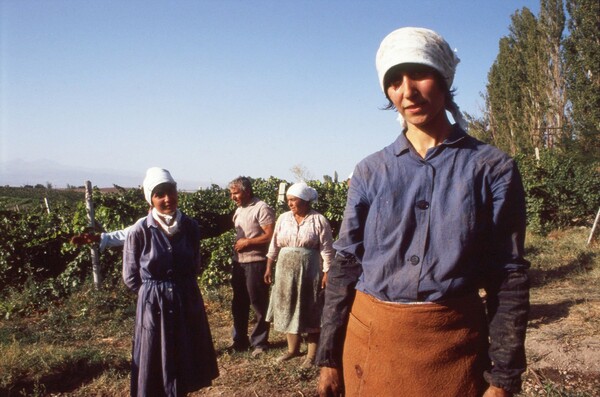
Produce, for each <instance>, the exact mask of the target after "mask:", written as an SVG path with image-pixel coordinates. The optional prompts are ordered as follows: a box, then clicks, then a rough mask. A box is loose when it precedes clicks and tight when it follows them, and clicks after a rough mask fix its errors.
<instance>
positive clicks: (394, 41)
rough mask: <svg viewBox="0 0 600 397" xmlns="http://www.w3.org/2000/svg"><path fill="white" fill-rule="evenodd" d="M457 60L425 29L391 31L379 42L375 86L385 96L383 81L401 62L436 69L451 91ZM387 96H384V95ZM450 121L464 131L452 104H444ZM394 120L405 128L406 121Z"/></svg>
mask: <svg viewBox="0 0 600 397" xmlns="http://www.w3.org/2000/svg"><path fill="white" fill-rule="evenodd" d="M459 62H460V59H458V57H457V56H456V54H455V53H454V51H452V49H451V48H450V45H449V44H448V43H447V42H446V40H444V38H443V37H442V36H440V35H439V34H437V33H436V32H434V31H433V30H429V29H425V28H412V27H405V28H400V29H397V30H394V31H393V32H392V33H390V34H388V35H387V36H386V37H385V38H384V39H383V40H382V41H381V44H380V46H379V50H377V55H376V56H375V66H376V67H377V75H378V76H379V84H380V86H381V89H382V90H383V91H384V94H386V93H385V86H384V79H385V75H386V73H387V72H389V70H390V69H391V68H393V67H394V66H397V65H401V64H404V63H416V64H420V65H426V66H429V67H432V68H434V69H435V70H437V71H438V72H439V73H440V74H441V75H442V77H443V78H444V80H445V81H446V86H447V87H448V89H451V88H452V83H453V82H454V74H455V72H456V65H458V63H459ZM386 96H387V94H386ZM447 106H448V110H449V111H450V113H451V114H452V117H453V118H454V120H455V121H456V122H457V123H458V124H459V125H460V126H461V127H462V128H463V129H465V130H466V128H467V122H466V121H465V119H464V118H463V117H462V114H461V112H460V110H459V108H458V106H457V105H456V103H454V101H452V103H449V104H447ZM398 121H399V122H400V124H402V126H403V127H406V121H404V119H403V118H402V116H401V115H400V114H399V117H398Z"/></svg>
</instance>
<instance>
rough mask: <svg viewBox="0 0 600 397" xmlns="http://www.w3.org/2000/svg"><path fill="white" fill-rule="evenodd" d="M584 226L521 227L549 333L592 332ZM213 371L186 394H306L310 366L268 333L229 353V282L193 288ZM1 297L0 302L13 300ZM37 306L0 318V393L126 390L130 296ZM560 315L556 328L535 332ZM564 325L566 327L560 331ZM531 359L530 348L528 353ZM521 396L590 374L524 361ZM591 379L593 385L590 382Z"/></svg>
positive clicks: (574, 388) (577, 389)
mask: <svg viewBox="0 0 600 397" xmlns="http://www.w3.org/2000/svg"><path fill="white" fill-rule="evenodd" d="M588 233H589V231H588V229H569V230H562V231H555V232H553V233H551V234H549V235H548V236H545V237H542V236H534V235H530V236H528V239H527V242H526V250H527V257H528V259H529V260H530V261H531V262H532V269H531V278H532V290H531V301H532V318H531V321H530V328H531V330H532V331H533V332H547V333H548V334H547V335H546V336H547V337H548V339H549V340H561V341H568V340H569V338H571V339H572V340H576V339H577V338H582V337H596V338H597V337H598V335H599V331H600V290H599V289H598V285H600V249H599V248H598V243H596V245H594V246H592V247H588V246H586V245H585V241H586V240H587V237H588ZM203 293H204V298H205V301H206V308H207V312H208V316H209V320H210V322H211V330H212V332H213V338H214V340H215V348H216V349H217V354H218V360H219V369H220V372H221V375H220V377H219V378H218V379H216V381H215V382H214V384H213V386H212V387H210V388H207V389H203V390H201V391H199V392H196V393H193V394H192V396H314V395H315V388H316V381H317V377H318V369H317V368H312V369H308V370H306V369H301V368H300V364H301V362H302V361H303V357H299V358H297V359H293V360H290V361H288V362H285V363H284V364H282V365H277V364H275V363H274V361H275V359H276V357H278V356H279V355H280V354H282V353H283V352H284V350H285V346H286V344H285V336H284V335H282V334H279V333H276V332H273V333H272V337H271V341H272V343H273V349H271V350H269V351H268V352H267V353H266V354H265V355H264V356H263V357H261V358H259V359H253V358H251V356H250V352H242V353H229V352H227V350H226V347H227V346H228V345H229V344H230V343H231V341H230V336H231V335H230V331H231V324H232V319H231V314H230V312H231V310H230V302H231V290H230V288H229V287H228V286H224V287H221V288H218V289H214V290H210V291H203ZM25 296H28V295H27V294H21V295H19V294H15V295H12V298H11V296H7V297H5V298H3V299H2V300H1V301H0V305H4V306H11V305H12V306H19V305H17V304H16V303H15V302H11V299H19V298H23V297H25ZM35 307H38V310H29V311H25V312H15V313H13V314H12V316H10V317H9V318H8V319H6V318H4V319H2V320H0V396H47V395H53V396H90V395H95V396H127V395H128V390H129V360H130V349H131V335H132V330H133V317H134V314H135V299H134V297H133V295H132V294H130V293H129V292H127V291H126V290H125V289H124V288H123V287H122V286H121V285H118V286H116V287H112V289H111V288H109V287H108V286H107V288H105V289H103V290H100V291H96V290H94V289H93V288H92V287H91V285H90V286H86V287H85V288H82V289H81V290H79V291H78V292H76V293H74V294H72V295H71V296H69V297H68V298H66V299H64V300H62V301H60V302H58V303H56V304H51V305H39V306H35ZM556 322H562V323H565V324H567V325H571V326H568V327H564V328H562V330H556V329H554V330H553V331H544V330H545V329H546V327H547V326H548V324H555V323H556ZM565 330H566V331H565ZM528 355H529V356H530V359H532V360H536V359H537V358H539V357H537V356H536V355H535V353H532V352H528ZM524 379H525V383H524V385H525V386H524V387H525V389H524V392H523V393H521V396H526V397H529V396H547V397H587V396H593V395H594V394H593V393H594V391H593V390H598V389H600V385H598V384H595V383H594V382H596V380H595V378H594V377H593V376H589V375H586V374H583V373H567V372H565V371H562V370H561V369H560V368H555V369H546V370H539V369H536V370H534V369H530V370H528V372H527V373H526V374H525V376H524ZM596 386H597V388H596Z"/></svg>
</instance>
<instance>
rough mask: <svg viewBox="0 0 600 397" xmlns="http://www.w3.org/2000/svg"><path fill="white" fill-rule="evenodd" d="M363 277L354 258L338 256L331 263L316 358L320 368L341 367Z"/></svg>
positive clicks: (360, 268) (359, 266)
mask: <svg viewBox="0 0 600 397" xmlns="http://www.w3.org/2000/svg"><path fill="white" fill-rule="evenodd" d="M361 273H362V267H361V265H360V263H358V261H357V260H356V258H354V257H353V256H349V257H343V256H340V255H336V257H335V259H334V260H333V262H332V263H331V267H330V268H329V272H328V276H327V286H326V287H325V305H324V307H323V317H322V324H321V336H320V338H319V349H318V351H317V357H316V364H317V365H318V366H321V367H334V368H341V366H342V350H343V347H344V339H345V336H346V325H347V324H348V316H349V314H350V309H351V308H352V302H353V301H354V295H355V292H356V290H355V286H356V282H357V281H358V277H359V276H360V274H361Z"/></svg>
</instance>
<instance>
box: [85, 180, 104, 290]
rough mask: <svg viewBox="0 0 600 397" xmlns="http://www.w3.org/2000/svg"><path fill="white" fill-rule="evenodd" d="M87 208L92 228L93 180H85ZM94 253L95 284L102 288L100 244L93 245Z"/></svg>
mask: <svg viewBox="0 0 600 397" xmlns="http://www.w3.org/2000/svg"><path fill="white" fill-rule="evenodd" d="M85 209H86V212H87V217H88V223H89V227H90V229H91V230H94V229H95V227H96V220H95V215H94V202H93V201H92V182H90V181H85ZM90 250H91V254H92V271H93V273H94V286H95V287H96V289H100V286H101V284H102V272H101V269H100V256H99V254H98V244H92V245H91V248H90Z"/></svg>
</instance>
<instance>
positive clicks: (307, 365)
mask: <svg viewBox="0 0 600 397" xmlns="http://www.w3.org/2000/svg"><path fill="white" fill-rule="evenodd" d="M313 365H315V360H314V359H311V358H310V357H306V358H305V359H304V362H303V363H302V365H301V366H300V368H302V369H309V368H312V367H313Z"/></svg>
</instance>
